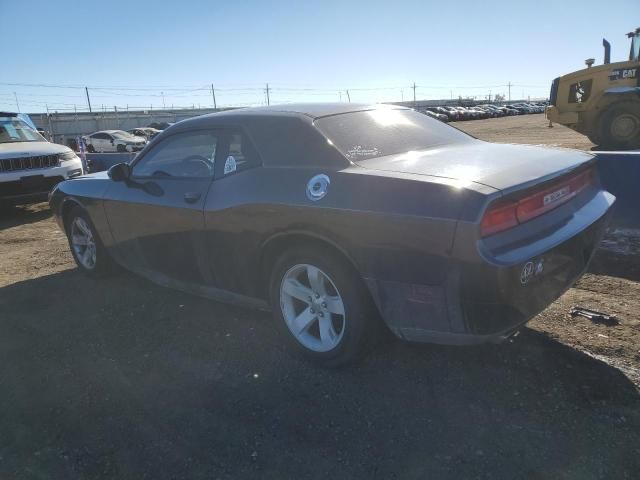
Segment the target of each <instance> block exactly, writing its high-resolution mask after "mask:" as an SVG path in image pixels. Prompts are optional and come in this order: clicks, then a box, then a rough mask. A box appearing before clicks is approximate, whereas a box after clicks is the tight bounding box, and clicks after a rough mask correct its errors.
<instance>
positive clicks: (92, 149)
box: [87, 144, 96, 153]
mask: <svg viewBox="0 0 640 480" xmlns="http://www.w3.org/2000/svg"><path fill="white" fill-rule="evenodd" d="M87 150H88V151H89V153H95V152H96V149H95V147H94V146H93V145H91V144H89V146H88V147H87Z"/></svg>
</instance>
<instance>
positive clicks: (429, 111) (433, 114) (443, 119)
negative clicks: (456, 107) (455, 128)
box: [423, 107, 449, 122]
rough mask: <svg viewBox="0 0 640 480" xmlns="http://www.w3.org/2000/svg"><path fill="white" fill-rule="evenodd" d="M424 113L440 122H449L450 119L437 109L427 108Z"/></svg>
mask: <svg viewBox="0 0 640 480" xmlns="http://www.w3.org/2000/svg"><path fill="white" fill-rule="evenodd" d="M423 113H424V114H425V115H429V116H430V117H431V118H435V119H436V120H440V121H441V122H448V121H449V117H448V116H447V115H445V114H443V113H440V112H438V111H437V110H435V108H431V107H429V108H426V109H425V110H424V111H423Z"/></svg>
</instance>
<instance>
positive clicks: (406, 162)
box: [356, 140, 594, 193]
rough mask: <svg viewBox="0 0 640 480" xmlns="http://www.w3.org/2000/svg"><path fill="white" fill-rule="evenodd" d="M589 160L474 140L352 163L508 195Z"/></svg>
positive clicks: (583, 154) (580, 155)
mask: <svg viewBox="0 0 640 480" xmlns="http://www.w3.org/2000/svg"><path fill="white" fill-rule="evenodd" d="M593 159H594V156H593V155H591V154H589V153H586V152H581V151H577V150H569V149H560V148H548V147H537V146H530V145H511V144H493V143H487V142H483V141H479V140H478V141H472V142H467V143H464V144H460V145H447V146H441V147H434V148H431V149H428V150H422V151H416V152H407V153H402V154H396V155H388V156H384V157H376V158H370V159H366V160H358V161H357V162H356V164H357V165H359V166H361V167H364V168H368V169H373V170H383V171H388V172H399V173H411V174H416V175H429V176H434V177H442V178H448V179H451V180H453V181H455V182H456V183H457V184H459V185H460V186H462V187H463V186H465V185H468V184H470V183H472V182H474V183H479V184H482V185H486V186H489V187H492V188H495V189H497V190H502V191H504V192H505V193H508V192H509V191H511V190H513V189H518V190H519V189H521V188H528V187H529V186H532V185H535V184H537V183H539V182H544V181H547V180H550V179H553V178H555V177H557V176H560V175H563V174H566V173H567V172H569V171H571V170H573V169H575V168H578V167H580V166H581V165H583V164H585V163H587V162H589V161H592V160H593Z"/></svg>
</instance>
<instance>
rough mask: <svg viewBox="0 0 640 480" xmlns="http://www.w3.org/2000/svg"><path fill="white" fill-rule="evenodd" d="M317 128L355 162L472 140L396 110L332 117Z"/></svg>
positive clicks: (419, 115) (410, 112)
mask: <svg viewBox="0 0 640 480" xmlns="http://www.w3.org/2000/svg"><path fill="white" fill-rule="evenodd" d="M315 125H316V127H317V128H318V129H319V130H320V131H321V132H322V133H323V134H324V136H326V137H327V138H328V139H329V140H330V141H331V143H333V145H334V146H335V147H336V148H337V149H338V150H339V151H340V152H341V153H342V154H343V155H344V156H345V157H347V158H348V159H349V160H351V161H354V162H355V161H358V160H366V159H368V158H374V157H383V156H386V155H395V154H397V153H404V152H408V151H411V150H426V149H428V148H433V147H436V146H439V145H448V144H452V143H460V142H465V141H469V140H471V139H472V137H470V136H469V135H467V134H466V133H463V132H461V131H460V130H457V129H455V128H453V127H450V126H448V125H446V124H444V123H442V122H440V121H439V120H435V119H433V118H430V117H428V116H427V115H424V114H422V113H418V112H415V111H413V110H399V109H393V108H379V109H375V110H369V111H364V112H351V113H345V114H340V115H332V116H329V117H324V118H319V119H318V120H316V121H315Z"/></svg>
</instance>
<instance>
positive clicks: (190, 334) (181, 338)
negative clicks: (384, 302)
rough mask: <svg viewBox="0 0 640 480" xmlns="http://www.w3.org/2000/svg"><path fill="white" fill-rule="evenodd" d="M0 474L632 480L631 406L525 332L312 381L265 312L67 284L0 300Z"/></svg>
mask: <svg viewBox="0 0 640 480" xmlns="http://www.w3.org/2000/svg"><path fill="white" fill-rule="evenodd" d="M0 312H2V315H0V358H1V359H2V361H1V362H0V385H2V389H1V390H0V431H1V432H2V435H1V436H0V477H2V478H23V477H33V478H38V477H46V478H65V479H66V478H79V477H87V478H142V477H145V478H154V479H161V478H325V477H329V478H381V479H388V478H438V479H442V478H452V479H453V478H455V479H460V478H509V479H512V478H540V479H543V478H545V479H546V478H580V479H590V478H632V477H633V476H634V475H635V473H633V472H636V473H637V471H638V469H639V468H640V460H639V458H640V451H639V447H638V445H640V433H639V432H640V413H639V411H640V409H639V408H638V407H640V398H639V395H638V391H637V389H636V387H635V386H634V385H633V384H632V383H631V382H630V381H629V380H628V379H627V378H626V377H625V376H624V375H623V374H621V373H620V371H618V370H616V369H614V368H612V367H610V366H608V365H606V364H605V363H603V362H600V361H598V360H596V359H594V358H591V357H589V356H587V355H585V354H583V353H580V352H578V351H576V350H574V349H572V348H570V347H568V346H565V345H563V344H561V343H559V342H556V341H554V340H553V339H551V338H548V337H546V336H545V335H543V334H540V333H537V332H535V331H532V330H528V329H525V330H524V332H523V333H522V334H521V335H519V336H518V337H516V338H515V339H514V340H513V341H512V342H510V343H507V344H503V345H498V346H496V345H493V346H487V347H478V348H452V347H438V346H431V345H412V344H407V343H404V342H400V341H393V340H387V341H385V342H383V343H382V344H381V345H379V347H378V348H377V349H376V350H375V351H374V352H372V353H371V354H370V355H369V356H368V357H367V358H366V359H365V360H363V361H362V362H361V363H360V364H358V365H355V366H352V367H348V368H343V369H340V370H334V371H327V370H322V369H317V368H314V367H312V366H310V365H309V364H308V363H306V362H305V361H302V360H300V359H298V358H296V357H292V356H290V355H289V354H288V353H287V352H286V351H285V349H284V347H283V343H282V341H281V339H280V338H279V337H278V336H277V334H276V332H275V330H274V328H273V325H272V323H271V322H272V320H271V318H270V316H269V315H267V314H264V313H261V312H255V311H250V310H245V309H241V308H236V307H231V306H227V305H223V304H219V303H215V302H211V301H208V300H205V299H201V298H197V297H192V296H189V295H186V294H183V293H180V292H175V291H171V290H167V289H163V288H160V287H157V286H155V285H153V284H151V283H148V282H147V281H145V280H142V279H139V278H137V277H134V276H132V275H128V274H125V273H123V274H120V275H117V276H115V277H112V278H109V279H105V280H99V281H98V280H92V279H87V277H85V276H83V275H81V274H80V273H78V272H77V271H75V270H67V271H64V272H61V273H58V274H53V275H49V276H45V277H40V278H37V279H34V280H28V281H24V282H20V283H16V284H12V285H9V286H6V287H4V288H1V289H0Z"/></svg>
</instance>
